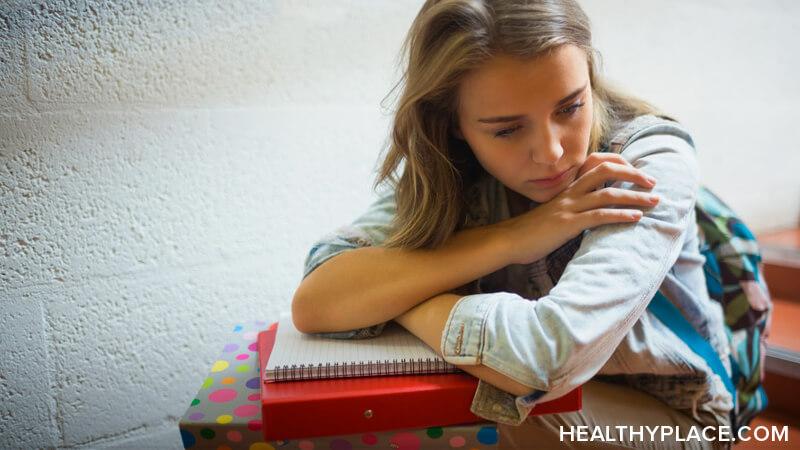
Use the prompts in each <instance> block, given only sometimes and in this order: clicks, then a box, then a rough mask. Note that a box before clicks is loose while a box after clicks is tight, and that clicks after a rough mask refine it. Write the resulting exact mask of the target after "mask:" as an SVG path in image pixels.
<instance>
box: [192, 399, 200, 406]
mask: <svg viewBox="0 0 800 450" xmlns="http://www.w3.org/2000/svg"><path fill="white" fill-rule="evenodd" d="M199 404H200V400H199V399H194V400H192V406H197V405H199Z"/></svg>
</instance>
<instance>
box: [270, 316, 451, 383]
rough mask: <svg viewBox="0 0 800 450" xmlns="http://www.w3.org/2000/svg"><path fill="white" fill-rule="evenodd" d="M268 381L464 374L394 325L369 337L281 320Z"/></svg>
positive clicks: (390, 322) (391, 322)
mask: <svg viewBox="0 0 800 450" xmlns="http://www.w3.org/2000/svg"><path fill="white" fill-rule="evenodd" d="M264 371H265V382H267V383H270V382H276V381H295V380H315V379H325V378H350V377H369V376H386V375H410V374H437V373H457V372H463V371H462V370H461V369H459V368H458V367H456V366H455V365H453V364H450V363H448V362H447V361H445V360H444V359H443V358H442V357H441V356H439V355H438V354H437V353H436V352H434V351H433V349H432V348H430V347H429V346H428V345H427V344H426V343H425V342H423V341H422V340H421V339H419V338H418V337H416V336H414V335H413V334H411V333H410V332H409V331H408V330H406V329H405V328H403V327H402V326H400V325H398V324H397V323H396V322H394V321H389V322H388V323H386V326H385V327H384V329H383V332H382V333H381V334H380V335H378V336H376V337H373V338H368V339H334V338H330V337H322V336H317V335H313V334H308V333H301V332H300V331H298V330H297V329H296V328H295V327H294V323H293V322H292V319H291V316H290V315H284V316H281V317H280V319H279V321H278V330H277V334H276V336H275V346H274V348H273V349H272V354H271V355H270V358H269V361H268V362H267V365H266V367H265V369H264Z"/></svg>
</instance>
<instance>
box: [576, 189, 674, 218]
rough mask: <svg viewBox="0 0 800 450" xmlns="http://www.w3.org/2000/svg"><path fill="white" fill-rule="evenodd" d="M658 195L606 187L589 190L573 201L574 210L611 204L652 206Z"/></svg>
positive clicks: (657, 199) (655, 202)
mask: <svg viewBox="0 0 800 450" xmlns="http://www.w3.org/2000/svg"><path fill="white" fill-rule="evenodd" d="M658 201H659V197H658V195H655V194H651V193H649V192H639V191H632V190H629V189H621V188H613V187H607V188H603V189H599V190H597V191H594V192H590V193H588V194H586V195H584V196H583V197H581V198H579V199H578V200H576V201H575V209H576V212H582V211H586V210H589V209H595V208H601V207H608V206H613V205H628V206H644V207H652V206H655V205H657V204H658Z"/></svg>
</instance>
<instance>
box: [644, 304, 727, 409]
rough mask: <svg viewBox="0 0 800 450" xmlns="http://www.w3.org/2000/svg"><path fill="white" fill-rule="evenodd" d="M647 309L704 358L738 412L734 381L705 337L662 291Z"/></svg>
mask: <svg viewBox="0 0 800 450" xmlns="http://www.w3.org/2000/svg"><path fill="white" fill-rule="evenodd" d="M647 309H648V310H650V312H652V313H653V315H655V316H656V317H657V318H658V320H660V321H661V322H662V323H663V324H664V325H666V326H667V327H668V328H669V329H670V330H672V332H673V333H675V334H676V335H678V337H679V338H681V340H682V341H683V342H685V343H686V345H687V346H688V347H689V348H690V349H692V351H693V352H695V353H697V354H698V355H699V356H700V357H701V358H703V359H704V360H705V361H706V363H708V366H709V367H710V368H711V370H713V371H714V373H715V374H717V375H718V376H719V378H720V379H721V380H722V383H723V384H724V385H725V388H726V389H727V390H728V392H730V394H731V398H732V399H733V411H736V388H735V387H734V386H733V381H732V380H731V377H730V376H729V375H728V372H727V371H726V370H725V366H724V365H723V364H722V360H721V359H719V355H718V354H717V352H716V351H714V349H713V348H712V347H711V344H709V343H708V341H706V340H705V339H703V336H700V333H698V332H697V331H696V330H695V329H694V327H692V325H691V324H690V323H689V321H687V320H686V318H684V317H683V315H682V314H681V312H680V311H679V310H678V308H676V307H675V305H673V304H672V302H670V301H669V300H668V299H667V297H665V296H664V294H662V293H661V291H657V292H656V295H655V297H653V299H652V300H651V301H650V304H649V305H647Z"/></svg>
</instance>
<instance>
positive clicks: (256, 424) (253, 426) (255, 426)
mask: <svg viewBox="0 0 800 450" xmlns="http://www.w3.org/2000/svg"><path fill="white" fill-rule="evenodd" d="M247 429H248V430H250V431H258V430H260V429H261V421H260V420H251V421H249V422H247Z"/></svg>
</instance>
